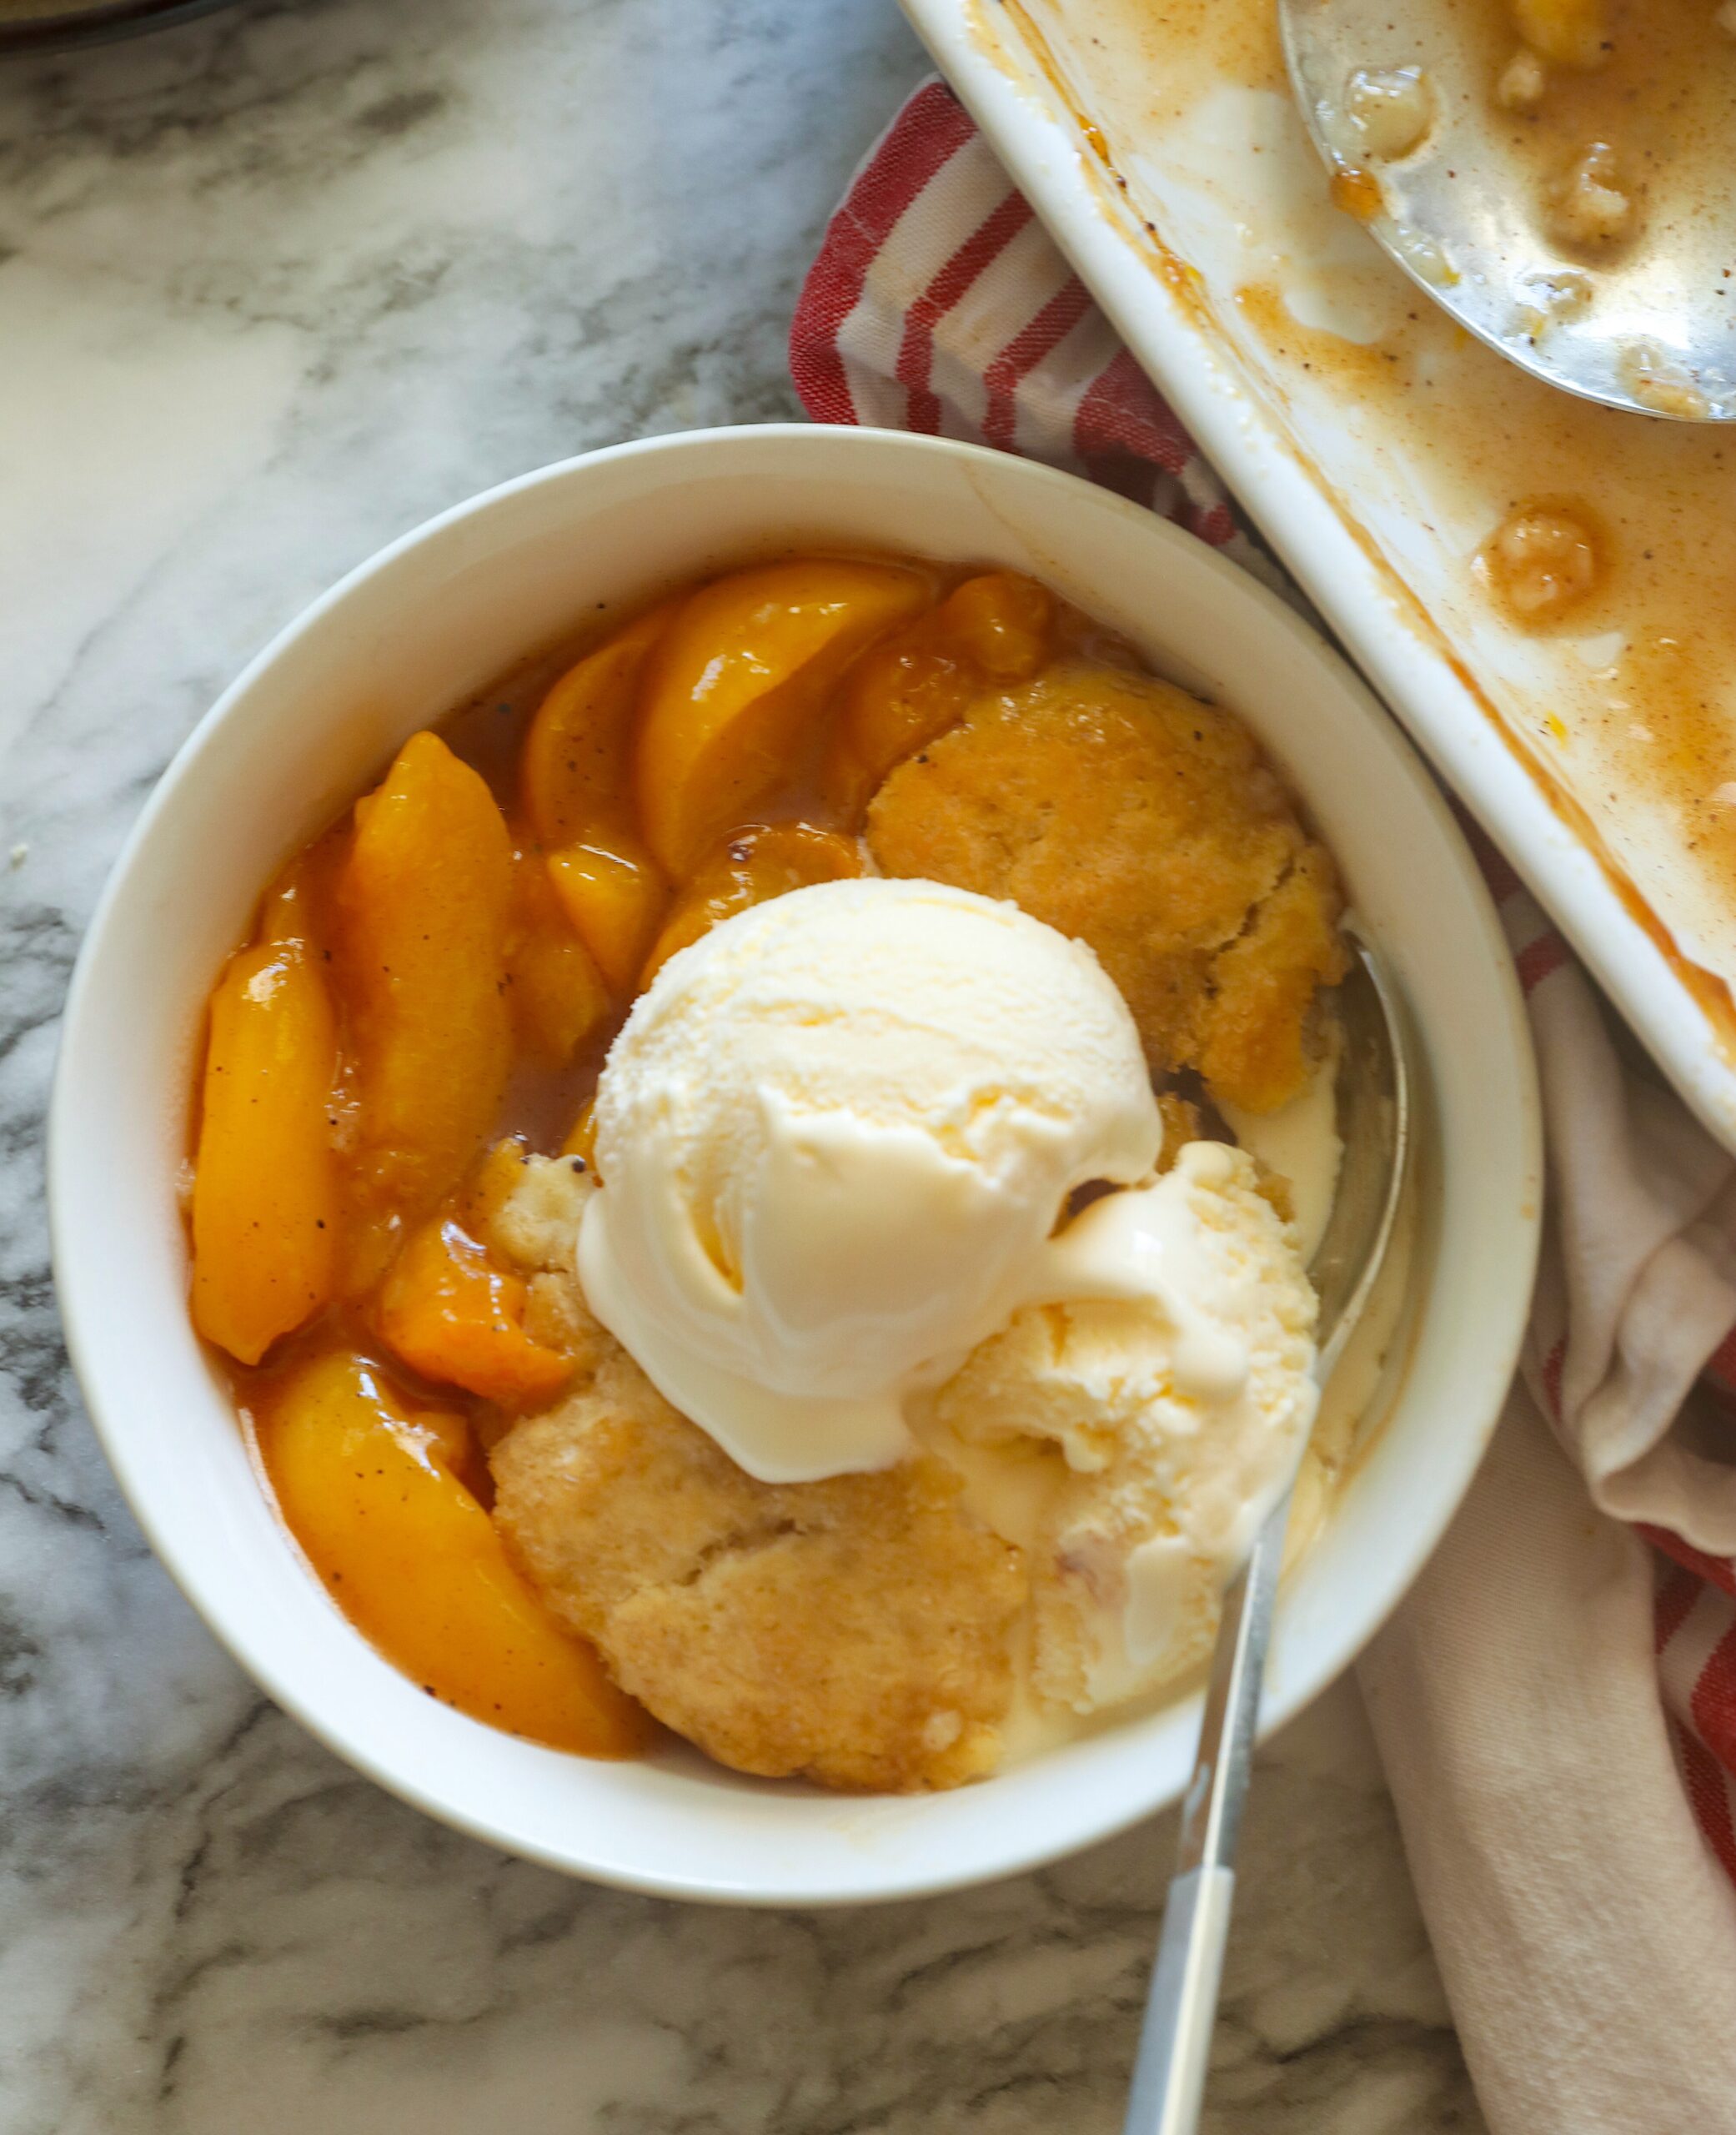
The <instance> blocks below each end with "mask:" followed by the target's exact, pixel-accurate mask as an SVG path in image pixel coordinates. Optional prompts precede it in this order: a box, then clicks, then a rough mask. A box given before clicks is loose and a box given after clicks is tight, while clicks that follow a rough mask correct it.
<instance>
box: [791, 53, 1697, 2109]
mask: <svg viewBox="0 0 1736 2135" xmlns="http://www.w3.org/2000/svg"><path fill="white" fill-rule="evenodd" d="M790 367H791V371H792V374H793V376H794V378H795V384H796V389H797V391H798V392H799V393H800V395H801V398H802V399H803V402H804V404H805V406H806V407H807V409H808V410H809V412H810V414H812V415H814V416H815V418H816V419H819V420H821V421H825V422H847V423H868V424H881V425H883V426H886V427H893V428H903V429H910V430H923V431H928V432H931V433H932V432H941V433H944V434H945V435H950V436H956V437H964V438H971V439H976V440H982V441H985V442H986V443H988V444H991V445H999V446H1001V447H1002V448H1003V449H1006V450H1011V451H1017V452H1022V453H1025V454H1026V455H1029V456H1031V457H1033V458H1036V459H1041V460H1049V461H1051V463H1053V464H1055V465H1061V466H1066V467H1071V468H1072V469H1074V470H1076V471H1078V472H1081V473H1084V474H1086V475H1091V476H1093V477H1095V478H1096V479H1097V480H1101V481H1105V482H1107V483H1109V484H1111V485H1112V486H1114V487H1115V488H1116V489H1117V490H1121V491H1122V492H1123V493H1124V494H1126V495H1132V496H1136V497H1139V498H1140V499H1141V500H1143V501H1145V502H1146V503H1148V504H1150V505H1151V506H1152V508H1153V509H1154V510H1158V511H1161V512H1163V513H1164V514H1165V515H1167V516H1168V517H1170V518H1172V519H1174V520H1177V521H1178V522H1179V523H1181V524H1182V525H1186V526H1187V527H1188V528H1190V529H1191V530H1192V531H1193V532H1194V533H1196V534H1197V535H1199V536H1200V537H1201V538H1202V540H1207V541H1210V542H1212V543H1213V544H1214V545H1217V546H1220V547H1222V548H1225V549H1226V550H1227V551H1228V552H1229V553H1231V554H1232V555H1236V556H1237V559H1238V560H1241V561H1243V562H1246V563H1247V564H1248V565H1250V566H1251V567H1252V568H1255V569H1257V570H1261V571H1262V575H1271V566H1270V565H1269V562H1268V560H1267V559H1266V558H1265V557H1264V556H1263V555H1261V554H1259V553H1258V552H1257V551H1256V550H1254V549H1253V548H1252V546H1251V545H1249V544H1248V543H1247V541H1246V540H1244V539H1243V538H1242V536H1241V535H1239V534H1238V533H1237V530H1236V526H1235V522H1234V520H1233V518H1232V514H1231V512H1230V510H1229V508H1228V505H1227V500H1226V499H1225V496H1224V494H1223V491H1222V488H1221V486H1220V485H1219V484H1218V482H1217V478H1216V476H1215V475H1214V474H1213V472H1212V470H1211V468H1210V467H1209V466H1207V464H1206V463H1205V462H1204V461H1203V460H1202V459H1201V458H1200V456H1199V455H1198V454H1197V452H1196V451H1195V450H1194V448H1193V445H1192V440H1190V439H1189V438H1188V436H1187V433H1186V432H1185V431H1184V430H1182V428H1181V425H1180V424H1178V423H1177V420H1176V418H1175V416H1174V414H1172V411H1171V410H1170V409H1169V408H1168V407H1167V405H1166V404H1164V402H1163V401H1162V399H1161V398H1160V397H1159V396H1158V395H1157V394H1156V392H1155V390H1154V389H1152V388H1151V385H1150V384H1149V382H1148V381H1147V380H1146V379H1145V378H1144V377H1143V376H1142V374H1141V373H1140V371H1139V370H1138V369H1137V366H1136V364H1134V363H1133V362H1132V360H1131V357H1130V356H1129V354H1128V353H1127V351H1126V349H1124V348H1122V347H1121V344H1119V342H1118V341H1117V339H1116V336H1115V334H1114V331H1113V329H1111V327H1110V325H1109V324H1108V322H1107V320H1106V319H1104V317H1103V316H1102V314H1101V313H1100V312H1099V311H1098V310H1097V309H1096V306H1095V304H1093V303H1092V302H1091V298H1090V295H1089V294H1088V293H1087V291H1086V289H1084V288H1083V286H1082V285H1081V284H1080V282H1079V281H1078V280H1077V279H1076V277H1075V276H1074V275H1073V274H1072V273H1071V270H1070V269H1069V268H1068V266H1067V264H1066V261H1065V259H1062V257H1061V254H1059V253H1058V252H1057V251H1056V248H1055V247H1054V245H1053V244H1051V242H1050V240H1049V239H1048V238H1047V236H1046V234H1045V233H1044V232H1043V230H1042V229H1041V226H1040V225H1039V224H1036V221H1035V219H1034V218H1033V217H1032V214H1031V208H1030V207H1029V205H1028V203H1026V201H1025V200H1024V199H1023V198H1022V197H1021V195H1020V194H1019V193H1017V192H1016V189H1015V188H1013V186H1012V185H1011V183H1010V182H1009V181H1008V179H1007V178H1006V173H1005V172H1004V171H1003V170H1002V169H1001V167H1000V165H999V164H998V163H996V159H995V158H994V156H993V154H992V153H991V151H990V149H989V148H988V147H987V145H986V143H984V142H983V140H982V139H981V137H980V136H979V135H978V134H977V133H976V129H975V128H974V127H973V125H972V124H971V120H970V118H969V117H968V115H967V114H966V113H965V112H964V110H963V108H961V106H960V104H959V103H958V102H957V100H956V98H954V97H953V96H952V94H951V92H950V91H949V90H948V89H947V88H946V86H945V85H944V83H940V82H938V81H934V82H930V83H926V84H924V86H923V87H922V88H920V89H918V90H917V91H916V93H915V94H914V95H913V96H912V97H911V98H910V100H909V101H908V103H906V105H905V106H904V108H903V109H902V110H901V111H900V113H898V115H897V117H896V119H895V120H894V121H893V123H892V124H891V127H890V128H888V129H887V132H886V134H885V135H884V136H883V137H882V138H881V141H880V142H879V143H877V144H876V147H875V148H874V149H873V150H872V151H871V153H870V155H869V156H868V158H866V160H865V162H864V163H863V165H862V167H861V168H860V170H859V171H858V172H857V173H856V175H855V178H854V179H853V181H852V183H851V185H850V190H849V192H848V193H847V194H846V196H845V199H844V201H843V203H841V204H840V207H839V208H838V211H837V213H835V215H834V217H833V218H832V220H831V223H830V226H829V227H828V229H827V231H826V235H825V243H824V244H823V246H822V248H821V250H820V256H819V258H818V259H816V260H815V264H814V267H813V269H812V270H811V272H810V274H809V276H808V279H807V281H806V284H805V286H804V289H803V291H802V294H801V299H800V304H799V305H798V307H797V310H796V314H795V322H794V324H793V327H792V330H791V335H790ZM1480 857H1482V858H1483V862H1484V872H1485V874H1486V876H1487V877H1488V880H1489V882H1490V886H1491V888H1492V889H1493V892H1494V893H1495V894H1496V896H1497V897H1498V899H1499V901H1500V902H1501V906H1502V910H1503V918H1504V920H1505V922H1506V924H1507V927H1508V936H1509V939H1510V941H1511V942H1512V944H1513V951H1514V955H1515V959H1516V962H1517V965H1518V972H1519V975H1520V977H1521V979H1522V982H1523V984H1524V986H1525V988H1526V992H1527V997H1528V1002H1529V1004H1530V1010H1531V1016H1532V1023H1533V1032H1534V1035H1535V1037H1536V1038H1537V1041H1538V1052H1539V1057H1540V1061H1541V1065H1542V1070H1543V1095H1544V1109H1545V1113H1546V1120H1547V1127H1548V1138H1549V1145H1550V1161H1551V1202H1550V1211H1549V1219H1548V1238H1547V1243H1546V1247H1545V1253H1544V1262H1543V1272H1542V1277H1541V1280H1540V1283H1539V1288H1538V1299H1537V1304H1536V1308H1535V1313H1534V1317H1533V1326H1532V1329H1531V1335H1530V1340H1529V1344H1528V1359H1527V1367H1526V1384H1524V1385H1522V1386H1520V1387H1518V1388H1516V1389H1515V1390H1514V1392H1513V1395H1512V1397H1511V1399H1510V1402H1509V1404H1508V1414H1507V1415H1506V1418H1505V1419H1504V1421H1503V1424H1502V1426H1501V1429H1500V1430H1499V1432H1498V1434H1497V1436H1496V1439H1495V1442H1494V1444H1493V1449H1492V1450H1491V1452H1490V1454H1489V1458H1488V1461H1487V1463H1486V1464H1485V1465H1484V1468H1483V1471H1482V1474H1480V1476H1479V1477H1478V1481H1477V1483H1476V1484H1475V1486H1474V1488H1473V1490H1472V1492H1471V1494H1470V1495H1469V1497H1468V1500H1467V1501H1466V1503H1465V1505H1464V1506H1463V1510H1462V1511H1461V1513H1460V1515H1459V1517H1458V1520H1456V1522H1455V1523H1454V1525H1453V1528H1452V1530H1451V1531H1450V1532H1449V1534H1448V1536H1447V1538H1446V1540H1445V1541H1444V1542H1443V1544H1442V1546H1441V1548H1440V1550H1438V1551H1437V1554H1436V1555H1435V1557H1434V1559H1433V1560H1432V1562H1431V1564H1430V1565H1429V1566H1428V1567H1427V1570H1426V1571H1425V1572H1424V1574H1423V1575H1422V1579H1421V1580H1419V1581H1418V1583H1417V1586H1416V1587H1415V1589H1414V1590H1413V1591H1412V1594H1411V1595H1410V1596H1409V1597H1408V1598H1407V1600H1406V1601H1405V1602H1404V1603H1403V1604H1402V1606H1401V1607H1400V1609H1399V1610H1398V1611H1397V1615H1396V1616H1395V1617H1394V1619H1393V1620H1392V1623H1391V1624H1390V1625H1388V1626H1387V1629H1386V1630H1385V1631H1384V1632H1383V1633H1382V1635H1381V1636H1380V1638H1379V1639H1378V1640H1377V1641H1376V1643H1375V1644H1374V1645H1373V1646H1372V1649H1371V1650H1370V1651H1369V1653H1368V1654H1367V1656H1366V1657H1365V1658H1364V1660H1363V1661H1362V1664H1361V1670H1360V1674H1361V1680H1362V1686H1363V1690H1364V1693H1365V1695H1366V1697H1367V1703H1368V1706H1369V1710H1370V1712H1371V1714H1372V1718H1373V1721H1374V1726H1375V1731H1376V1734H1377V1738H1378V1740H1379V1743H1380V1746H1381V1751H1382V1757H1383V1759H1384V1761H1385V1764H1386V1770H1387V1776H1388V1778H1389V1780H1390V1781H1391V1784H1392V1793H1393V1797H1394V1800H1395V1801H1396V1802H1397V1807H1398V1814H1399V1818H1400V1821H1401V1823H1402V1827H1403V1831H1404V1836H1405V1843H1406V1846H1407V1851H1408V1852H1409V1855H1410V1858H1411V1861H1412V1866H1413V1869H1414V1871H1415V1874H1416V1878H1417V1890H1418V1892H1419V1895H1420V1896H1421V1899H1422V1906H1423V1910H1424V1912H1425V1915H1426V1916H1427V1921H1428V1924H1429V1928H1430V1931H1431V1933H1432V1936H1433V1938H1434V1942H1435V1947H1436V1949H1437V1954H1438V1956H1439V1958H1440V1962H1441V1967H1442V1973H1443V1976H1444V1977H1445V1979H1446V1982H1447V1987H1448V1994H1449V1996H1450V1997H1451V2000H1452V2002H1453V2011H1454V2014H1455V2016H1456V2017H1457V2019H1458V2024H1459V2027H1460V2032H1461V2034H1462V2037H1463V2042H1464V2046H1465V2051H1466V2055H1467V2057H1468V2061H1469V2062H1470V2066H1471V2069H1472V2072H1473V2077H1474V2079H1475V2082H1476V2083H1477V2087H1478V2094H1479V2097H1480V2098H1481V2100H1482V2102H1483V2107H1484V2111H1485V2112H1486V2114H1487V2116H1488V2121H1489V2123H1490V2125H1491V2127H1492V2128H1493V2129H1494V2130H1495V2135H1690V2131H1691V2135H1726V2131H1728V2135H1736V1831H1733V1823H1732V1785H1731V1775H1732V1773H1733V1771H1736V1600H1733V1598H1732V1597H1733V1596H1736V1567H1733V1565H1732V1562H1731V1558H1732V1555H1733V1553H1736V1466H1733V1459H1736V1420H1733V1417H1736V1393H1733V1392H1732V1391H1731V1389H1733V1388H1736V1340H1733V1339H1730V1329H1731V1328H1732V1325H1733V1323H1736V1182H1733V1167H1732V1163H1731V1161H1730V1159H1729V1158H1728V1157H1727V1156H1726V1155H1724V1154H1723V1152H1722V1151H1720V1150H1719V1149H1718V1147H1717V1145H1716V1144H1715V1143H1713V1142H1712V1140H1711V1139H1710V1138H1709V1137H1708V1135H1706V1134H1705V1133H1704V1132H1703V1130H1702V1129H1701V1128H1699V1127H1698V1125H1697V1124H1696V1123H1694V1122H1693V1119H1692V1118H1690V1117H1689V1116H1688V1113H1687V1112H1686V1111H1685V1110H1684V1108H1683V1107H1682V1106H1681V1104H1680V1103H1678V1100H1677V1099H1676V1098H1674V1097H1673V1096H1672V1095H1671V1094H1670V1093H1668V1092H1667V1091H1666V1090H1664V1089H1663V1088H1660V1087H1659V1086H1658V1084H1657V1083H1656V1082H1655V1080H1653V1078H1651V1077H1650V1075H1649V1073H1648V1072H1647V1071H1646V1070H1645V1069H1643V1068H1640V1067H1637V1066H1635V1065H1633V1064H1632V1063H1631V1062H1628V1061H1626V1060H1625V1059H1624V1057H1623V1052H1622V1049H1621V1047H1620V1046H1619V1045H1618V1042H1617V1041H1616V1039H1615V1037H1613V1025H1612V1024H1611V1023H1610V1022H1608V1020H1607V1018H1606V1013H1605V1012H1604V1010H1603V1008H1602V1007H1601V1006H1600V1004H1599V1002H1598V999H1597V997H1595V995H1594V994H1593V992H1592V990H1591V988H1590V987H1589V986H1588V983H1587V982H1586V980H1585V978H1584V977H1583V974H1582V973H1581V972H1580V971H1579V970H1578V967H1577V966H1575V965H1574V964H1573V961H1572V959H1571V957H1569V956H1568V952H1567V951H1566V949H1565V947H1563V943H1562V942H1561V941H1560V938H1559V937H1558V936H1557V935H1555V934H1554V933H1553V931H1552V930H1550V929H1549V927H1548V926H1547V924H1546V922H1544V921H1543V917H1542V915H1541V914H1540V913H1539V912H1538V910H1537V908H1536V907H1534V906H1533V904H1532V903H1531V902H1530V901H1529V899H1528V897H1526V896H1525V895H1524V893H1523V891H1521V889H1520V888H1519V886H1518V880H1517V877H1514V875H1513V872H1512V871H1511V869H1510V868H1508V867H1507V866H1506V865H1505V863H1504V862H1503V861H1502V860H1501V858H1500V857H1499V856H1498V854H1496V853H1495V852H1494V851H1493V849H1492V848H1489V847H1488V846H1487V845H1486V843H1485V844H1483V849H1482V851H1481V854H1480ZM1472 1338H1473V1335H1472V1334H1471V1332H1470V1331H1468V1339H1472ZM1708 1359H1710V1360H1712V1364H1713V1369H1712V1370H1711V1371H1710V1372H1709V1373H1708V1374H1706V1375H1705V1376H1704V1377H1701V1374H1702V1373H1703V1368H1705V1367H1706V1366H1707V1364H1708ZM1642 1537H1644V1538H1645V1539H1642ZM1660 1551H1663V1552H1667V1553H1668V1554H1667V1555H1660V1554H1659V1552H1660Z"/></svg>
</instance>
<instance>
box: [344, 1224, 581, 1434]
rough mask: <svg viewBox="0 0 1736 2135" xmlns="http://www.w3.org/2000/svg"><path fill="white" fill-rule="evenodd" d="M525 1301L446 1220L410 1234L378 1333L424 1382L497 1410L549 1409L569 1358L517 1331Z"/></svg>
mask: <svg viewBox="0 0 1736 2135" xmlns="http://www.w3.org/2000/svg"><path fill="white" fill-rule="evenodd" d="M528 1294H529V1293H528V1291H527V1290H526V1288H525V1285H524V1281H523V1279H522V1278H520V1277H519V1276H517V1275H514V1274H513V1273H510V1272H509V1271H508V1270H507V1269H505V1268H499V1267H497V1266H496V1265H495V1264H494V1262H493V1260H491V1259H490V1258H489V1253H488V1251H487V1248H485V1247H484V1246H482V1245H480V1244H479V1243H478V1242H477V1241H476V1240H475V1239H474V1238H472V1237H471V1236H470V1235H469V1233H468V1232H467V1231H466V1230H464V1228H463V1227H462V1226H461V1225H460V1224H459V1223H457V1222H456V1221H455V1220H454V1218H452V1217H450V1216H444V1217H440V1218H437V1219H436V1220H435V1221H434V1222H433V1223H424V1225H423V1226H422V1228H421V1229H420V1230H418V1231H414V1232H413V1233H411V1235H410V1237H409V1240H408V1241H407V1243H405V1245H404V1250H403V1252H402V1253H399V1256H398V1258H397V1260H396V1261H395V1262H394V1263H393V1268H392V1272H391V1273H390V1274H389V1276H388V1277H387V1278H386V1284H385V1288H384V1290H382V1292H381V1293H380V1301H379V1331H380V1333H381V1334H383V1335H384V1337H385V1339H386V1340H387V1342H388V1343H389V1344H390V1345H391V1347H392V1349H394V1352H395V1353H396V1354H398V1355H399V1356H400V1357H401V1358H402V1359H404V1363H405V1364H409V1366H410V1367H411V1368H412V1369H414V1370H416V1371H419V1372H420V1373H421V1374H422V1376H423V1377H424V1379H435V1380H438V1381H439V1382H441V1383H442V1384H446V1385H449V1386H462V1387H463V1388H464V1389H465V1391H466V1392H467V1393H470V1394H480V1395H481V1396H482V1398H483V1399H484V1400H486V1401H498V1402H499V1404H501V1406H502V1407H503V1408H508V1409H530V1408H537V1407H540V1406H542V1405H543V1404H545V1403H547V1402H549V1401H552V1400H553V1399H554V1396H555V1395H556V1394H559V1391H560V1389H561V1388H562V1387H563V1386H564V1385H565V1384H566V1383H567V1381H568V1379H570V1378H571V1377H572V1375H573V1365H572V1361H571V1359H569V1358H567V1357H564V1356H562V1355H561V1354H560V1353H559V1350H557V1349H548V1348H545V1347H544V1344H541V1343H540V1342H537V1341H534V1340H533V1339H532V1338H531V1337H530V1336H529V1334H526V1333H525V1331H524V1304H525V1299H526V1297H527V1296H528Z"/></svg>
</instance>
